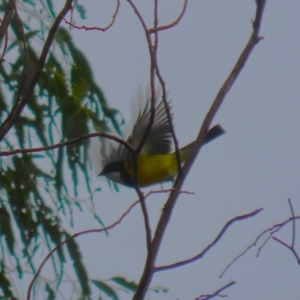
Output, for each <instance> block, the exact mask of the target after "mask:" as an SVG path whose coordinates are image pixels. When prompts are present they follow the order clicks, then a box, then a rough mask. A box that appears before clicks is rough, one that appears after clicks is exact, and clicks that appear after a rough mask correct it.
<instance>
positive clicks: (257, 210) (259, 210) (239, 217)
mask: <svg viewBox="0 0 300 300" xmlns="http://www.w3.org/2000/svg"><path fill="white" fill-rule="evenodd" d="M261 211H262V208H259V209H256V210H255V211H253V212H251V213H249V214H245V215H242V216H237V217H235V218H233V219H231V220H229V221H228V222H227V223H226V224H225V226H224V227H223V228H222V230H221V231H220V233H219V234H218V235H217V237H216V238H215V239H214V240H213V241H212V243H210V244H209V245H208V246H207V247H205V248H204V250H202V251H201V252H200V253H199V254H197V255H195V256H194V257H191V258H189V259H186V260H182V261H179V262H176V263H173V264H170V265H165V266H160V267H156V268H155V272H160V271H166V270H170V269H174V268H178V267H181V266H184V265H187V264H190V263H192V262H194V261H196V260H198V259H200V258H202V257H203V256H204V255H205V254H206V253H207V252H208V251H209V250H210V249H211V248H212V247H213V246H215V245H216V244H217V243H218V241H219V240H220V239H221V238H222V236H223V235H224V234H225V232H226V230H227V229H228V228H229V227H230V226H231V225H232V224H233V223H235V222H238V221H242V220H246V219H248V218H252V217H254V216H256V215H257V214H258V213H260V212H261Z"/></svg>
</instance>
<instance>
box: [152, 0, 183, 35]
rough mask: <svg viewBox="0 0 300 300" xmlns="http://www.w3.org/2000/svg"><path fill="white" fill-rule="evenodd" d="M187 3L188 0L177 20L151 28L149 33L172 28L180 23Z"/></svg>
mask: <svg viewBox="0 0 300 300" xmlns="http://www.w3.org/2000/svg"><path fill="white" fill-rule="evenodd" d="M187 4H188V0H184V3H183V7H182V10H181V13H180V15H179V16H178V18H177V19H176V20H175V21H173V22H172V23H170V24H168V25H163V26H159V27H154V28H150V29H149V30H148V31H149V33H154V32H158V31H162V30H167V29H170V28H172V27H174V26H176V25H178V24H179V22H180V21H181V19H182V18H183V16H184V14H185V12H186V8H187Z"/></svg>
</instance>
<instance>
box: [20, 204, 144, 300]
mask: <svg viewBox="0 0 300 300" xmlns="http://www.w3.org/2000/svg"><path fill="white" fill-rule="evenodd" d="M138 203H139V200H137V201H135V202H134V203H133V204H131V205H130V206H129V208H128V209H127V210H126V211H125V212H124V213H123V214H122V215H121V217H120V218H119V219H118V220H117V221H116V222H114V223H112V224H111V225H109V226H107V227H104V228H97V229H88V230H84V231H80V232H77V233H75V234H73V235H71V236H70V237H69V238H67V239H65V240H64V241H62V242H61V243H60V244H58V245H57V246H55V247H54V248H53V249H52V250H51V251H50V252H49V253H48V254H47V255H46V257H45V258H44V259H43V261H42V263H41V264H40V266H39V268H38V269H37V271H36V273H35V275H34V277H33V278H32V280H31V282H30V284H29V286H28V290H27V298H26V299H27V300H30V297H31V290H32V288H33V285H34V283H35V281H36V280H37V278H38V277H39V275H40V273H41V271H42V268H43V267H44V265H45V264H46V262H47V261H48V260H49V259H50V257H51V256H52V255H53V254H54V253H55V252H56V251H57V250H58V249H59V248H61V247H62V246H63V245H65V244H66V243H68V242H69V241H70V240H72V239H75V238H77V237H79V236H82V235H86V234H90V233H100V232H107V231H109V230H111V229H113V228H114V227H115V226H117V225H119V224H120V223H121V222H122V220H123V219H124V218H125V217H126V216H127V215H128V214H129V213H130V211H131V210H132V208H133V207H134V206H136V205H137V204H138Z"/></svg>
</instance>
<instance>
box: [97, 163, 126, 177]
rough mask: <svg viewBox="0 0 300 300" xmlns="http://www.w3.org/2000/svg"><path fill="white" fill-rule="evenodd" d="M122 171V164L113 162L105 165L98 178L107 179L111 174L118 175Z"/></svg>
mask: <svg viewBox="0 0 300 300" xmlns="http://www.w3.org/2000/svg"><path fill="white" fill-rule="evenodd" d="M123 170H124V162H122V161H115V162H111V163H109V164H107V165H106V166H104V168H103V170H102V171H101V173H99V176H101V175H104V176H108V177H109V174H111V173H120V172H122V171H123Z"/></svg>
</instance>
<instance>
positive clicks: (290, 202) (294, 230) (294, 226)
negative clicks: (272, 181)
mask: <svg viewBox="0 0 300 300" xmlns="http://www.w3.org/2000/svg"><path fill="white" fill-rule="evenodd" d="M288 202H289V206H290V209H291V214H292V218H293V238H292V248H294V245H295V235H296V222H295V213H294V208H293V205H292V201H291V199H290V198H289V199H288Z"/></svg>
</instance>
